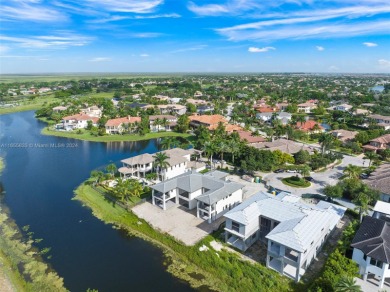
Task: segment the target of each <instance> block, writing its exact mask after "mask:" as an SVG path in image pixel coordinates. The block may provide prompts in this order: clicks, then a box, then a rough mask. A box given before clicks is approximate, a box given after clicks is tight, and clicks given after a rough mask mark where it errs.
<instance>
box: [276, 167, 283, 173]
mask: <svg viewBox="0 0 390 292" xmlns="http://www.w3.org/2000/svg"><path fill="white" fill-rule="evenodd" d="M281 172H284V169H281V168H279V169H277V170H274V173H281Z"/></svg>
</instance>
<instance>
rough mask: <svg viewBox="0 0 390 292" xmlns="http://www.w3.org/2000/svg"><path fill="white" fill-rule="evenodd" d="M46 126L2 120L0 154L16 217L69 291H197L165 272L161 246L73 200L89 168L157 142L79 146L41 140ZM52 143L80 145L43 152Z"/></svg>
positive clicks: (24, 117)
mask: <svg viewBox="0 0 390 292" xmlns="http://www.w3.org/2000/svg"><path fill="white" fill-rule="evenodd" d="M44 126H45V125H44V124H43V123H42V122H40V121H37V120H36V119H35V118H34V113H33V112H31V111H30V112H23V113H15V114H9V115H0V155H1V156H3V157H4V158H5V163H6V169H5V170H4V172H3V175H2V178H1V180H2V182H3V185H4V189H5V191H6V195H5V198H4V202H5V204H6V205H7V206H8V207H9V209H10V211H11V216H12V218H13V219H14V220H15V221H16V223H17V224H18V225H19V226H24V225H30V230H31V231H33V232H34V233H35V238H43V239H44V240H43V242H42V244H41V245H40V247H51V248H52V250H51V252H50V254H51V255H52V259H51V260H49V263H50V264H51V265H52V266H53V268H54V269H55V270H56V271H57V272H58V273H59V275H60V276H61V277H63V278H64V280H65V286H66V287H67V288H68V289H69V290H71V291H86V289H87V288H94V289H98V290H99V292H105V291H110V292H111V291H193V290H192V289H191V288H190V287H189V286H188V284H186V283H184V282H182V281H180V280H177V279H175V278H174V277H172V276H171V275H170V274H169V273H168V272H166V271H165V268H164V266H163V265H162V262H163V255H162V252H161V251H160V250H159V249H158V248H156V247H154V246H153V245H151V244H149V243H148V242H145V241H143V240H140V239H138V238H135V237H129V236H127V235H126V234H125V233H124V232H122V231H118V230H115V229H113V228H112V226H110V225H105V224H104V223H103V222H101V221H99V220H98V219H96V218H95V217H94V216H93V215H92V214H91V211H90V210H89V209H87V208H85V207H82V206H81V204H80V203H79V202H78V201H72V200H71V198H72V197H73V190H74V189H75V188H76V187H77V186H78V185H79V184H80V183H81V182H82V181H83V180H85V179H86V178H87V177H88V176H89V174H90V172H91V170H93V169H95V168H98V167H102V166H104V165H106V164H108V163H110V162H118V161H119V160H120V159H123V158H126V157H130V156H134V155H138V154H140V153H145V152H148V153H152V152H155V151H156V150H157V147H158V145H157V141H156V140H151V141H143V142H114V143H109V144H106V143H93V142H85V141H76V140H72V139H67V138H60V137H51V136H42V135H41V134H40V130H41V129H42V127H44ZM9 143H22V144H20V145H16V146H22V147H15V145H9ZM23 143H27V145H25V144H23ZM50 143H52V144H56V145H59V146H61V144H65V146H74V145H72V144H74V143H75V144H76V145H77V147H59V148H47V147H45V146H46V145H49V144H50ZM67 143H71V144H70V145H67ZM11 146H13V147H11ZM24 146H27V147H24Z"/></svg>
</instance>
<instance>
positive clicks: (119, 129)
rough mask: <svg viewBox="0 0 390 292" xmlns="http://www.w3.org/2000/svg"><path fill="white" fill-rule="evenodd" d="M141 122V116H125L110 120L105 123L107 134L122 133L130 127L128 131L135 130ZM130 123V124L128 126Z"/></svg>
mask: <svg viewBox="0 0 390 292" xmlns="http://www.w3.org/2000/svg"><path fill="white" fill-rule="evenodd" d="M139 122H141V118H140V117H130V116H128V117H124V118H117V119H111V120H108V121H107V122H106V124H105V127H106V133H107V134H122V133H123V131H124V130H125V129H126V127H128V131H129V132H130V133H131V132H134V131H135V129H136V126H137V123H139ZM126 125H128V126H126Z"/></svg>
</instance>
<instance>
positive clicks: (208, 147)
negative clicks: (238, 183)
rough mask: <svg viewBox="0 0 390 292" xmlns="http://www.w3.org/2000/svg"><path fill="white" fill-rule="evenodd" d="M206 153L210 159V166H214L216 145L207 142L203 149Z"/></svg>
mask: <svg viewBox="0 0 390 292" xmlns="http://www.w3.org/2000/svg"><path fill="white" fill-rule="evenodd" d="M202 150H203V151H204V153H205V154H206V156H208V157H210V166H211V165H212V162H213V155H214V154H215V152H216V149H215V143H214V142H213V141H207V142H205V143H204V144H203V149H202Z"/></svg>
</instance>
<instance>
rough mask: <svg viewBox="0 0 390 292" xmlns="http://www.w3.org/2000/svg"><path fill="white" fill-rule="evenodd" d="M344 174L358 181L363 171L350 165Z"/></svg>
mask: <svg viewBox="0 0 390 292" xmlns="http://www.w3.org/2000/svg"><path fill="white" fill-rule="evenodd" d="M343 173H345V174H347V175H348V178H351V179H358V178H359V176H360V174H361V173H362V169H361V167H359V166H356V165H353V164H348V166H347V167H346V168H345V169H344V171H343Z"/></svg>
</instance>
